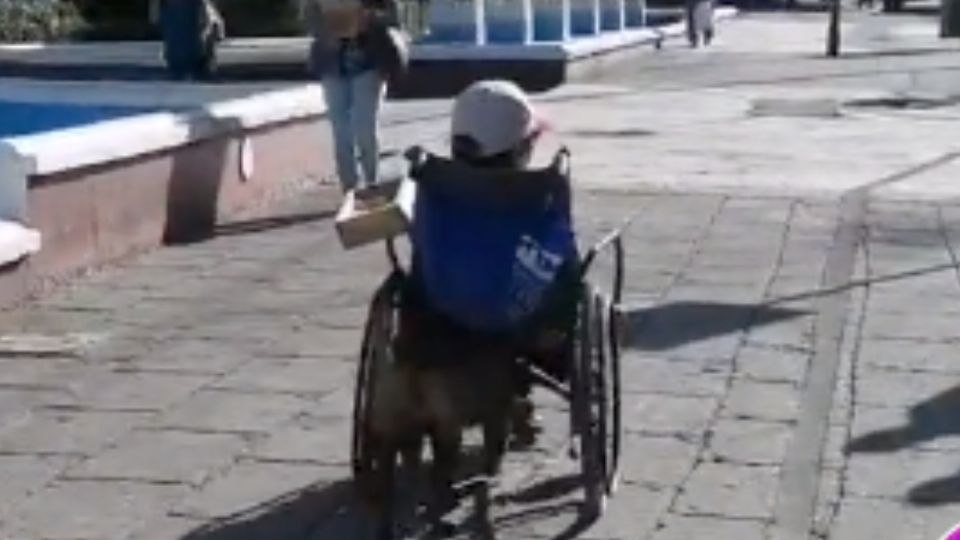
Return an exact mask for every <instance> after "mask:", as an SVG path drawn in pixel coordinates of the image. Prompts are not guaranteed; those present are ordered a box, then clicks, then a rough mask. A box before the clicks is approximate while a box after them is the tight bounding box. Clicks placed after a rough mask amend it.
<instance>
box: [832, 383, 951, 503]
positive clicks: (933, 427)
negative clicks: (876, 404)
mask: <svg viewBox="0 0 960 540" xmlns="http://www.w3.org/2000/svg"><path fill="white" fill-rule="evenodd" d="M958 419H960V385H958V386H955V387H953V388H951V389H949V390H946V391H944V392H941V393H939V394H937V395H935V396H933V397H931V398H930V399H928V400H925V401H922V402H920V403H918V404H917V405H914V406H913V407H911V409H910V417H909V420H908V422H907V423H906V424H904V425H902V426H899V427H895V428H890V429H882V430H878V431H874V432H872V433H867V434H865V435H863V436H861V437H858V438H856V439H853V440H852V441H850V442H849V443H848V444H847V446H846V448H845V450H846V452H847V453H848V454H853V453H886V452H896V451H899V450H903V449H905V448H909V447H911V446H914V445H916V444H919V443H922V442H926V441H931V440H934V439H937V438H940V437H948V436H954V435H960V420H958ZM907 501H908V502H910V503H911V504H914V505H917V506H937V505H941V504H949V503H955V502H960V472H958V473H957V474H956V475H953V476H948V477H944V478H937V479H934V480H930V481H927V482H923V483H921V484H919V485H917V486H914V487H913V488H912V489H910V491H909V492H908V493H907Z"/></svg>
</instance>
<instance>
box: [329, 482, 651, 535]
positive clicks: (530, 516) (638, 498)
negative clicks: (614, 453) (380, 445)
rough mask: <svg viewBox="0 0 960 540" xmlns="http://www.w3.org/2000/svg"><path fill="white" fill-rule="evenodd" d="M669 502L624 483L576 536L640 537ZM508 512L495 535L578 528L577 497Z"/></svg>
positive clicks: (496, 518)
mask: <svg viewBox="0 0 960 540" xmlns="http://www.w3.org/2000/svg"><path fill="white" fill-rule="evenodd" d="M578 496H579V494H578ZM669 501H670V492H669V490H654V489H649V488H643V487H639V486H623V487H622V489H621V490H620V491H618V493H617V496H616V497H612V498H611V499H609V500H608V501H607V505H606V508H605V510H604V513H603V515H602V516H601V517H600V519H598V520H597V521H596V522H594V523H592V524H590V525H589V526H588V527H586V529H585V530H583V531H581V532H579V533H578V534H577V538H583V539H585V540H601V539H603V540H606V539H612V538H618V539H619V538H643V537H645V536H646V535H647V534H649V533H650V532H651V531H653V529H654V528H655V527H656V524H657V521H658V519H659V517H660V515H661V514H663V513H664V512H665V511H666V510H667V507H668V505H669ZM507 514H508V515H507V516H497V515H494V525H495V530H496V534H497V535H498V536H497V537H498V538H518V539H534V538H536V539H546V538H556V537H558V536H560V537H562V536H563V535H564V534H569V531H570V530H574V529H575V528H576V527H577V520H578V518H579V514H578V512H577V500H576V499H571V498H567V499H564V500H560V501H553V502H552V504H550V505H540V506H528V507H520V508H510V509H508V510H507ZM317 540H319V538H318V539H317Z"/></svg>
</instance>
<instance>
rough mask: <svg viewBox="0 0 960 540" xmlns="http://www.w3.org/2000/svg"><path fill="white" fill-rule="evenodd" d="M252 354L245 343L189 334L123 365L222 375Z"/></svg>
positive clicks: (248, 359)
mask: <svg viewBox="0 0 960 540" xmlns="http://www.w3.org/2000/svg"><path fill="white" fill-rule="evenodd" d="M254 358H255V356H253V355H252V354H251V353H250V352H249V351H247V350H246V348H245V347H243V346H240V345H237V344H234V343H224V342H219V341H212V340H206V339H196V338H190V337H188V338H184V339H178V340H166V341H165V342H164V343H163V344H162V346H159V347H156V348H155V349H152V350H150V351H147V352H146V353H144V354H138V355H136V356H135V357H132V358H130V359H128V361H127V362H125V367H128V368H130V369H140V370H148V371H173V372H183V373H197V374H210V375H222V374H225V373H228V372H230V371H232V370H233V369H235V368H236V367H237V366H240V365H242V364H244V363H246V362H249V361H250V360H252V359H254Z"/></svg>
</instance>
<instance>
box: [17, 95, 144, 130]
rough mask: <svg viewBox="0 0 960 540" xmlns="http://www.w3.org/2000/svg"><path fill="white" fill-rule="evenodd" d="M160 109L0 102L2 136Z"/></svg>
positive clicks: (55, 128)
mask: <svg viewBox="0 0 960 540" xmlns="http://www.w3.org/2000/svg"><path fill="white" fill-rule="evenodd" d="M158 110H160V109H159V108H157V107H118V106H112V105H92V104H76V105H74V104H65V103H28V102H13V101H0V137H15V136H18V135H31V134H34V133H42V132H45V131H54V130H57V129H64V128H69V127H75V126H82V125H84V124H93V123H96V122H102V121H104V120H111V119H114V118H121V117H124V116H134V115H137V114H144V113H149V112H156V111H158Z"/></svg>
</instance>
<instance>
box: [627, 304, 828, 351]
mask: <svg viewBox="0 0 960 540" xmlns="http://www.w3.org/2000/svg"><path fill="white" fill-rule="evenodd" d="M810 313H811V312H809V311H805V310H799V309H790V308H783V307H776V306H773V305H770V304H727V303H720V302H672V303H669V304H663V305H658V306H655V307H652V308H644V309H638V310H633V311H628V312H626V313H625V325H626V327H625V328H624V331H625V338H626V339H625V343H624V345H625V346H626V347H630V348H635V349H641V350H647V351H664V350H668V349H673V348H675V347H679V346H681V345H686V344H688V343H693V342H697V341H702V340H705V339H710V338H713V337H717V336H722V335H725V334H730V333H733V332H739V331H743V330H747V329H749V328H754V327H758V326H763V325H767V324H773V323H776V322H781V321H786V320H789V319H794V318H797V317H802V316H805V315H810Z"/></svg>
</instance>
